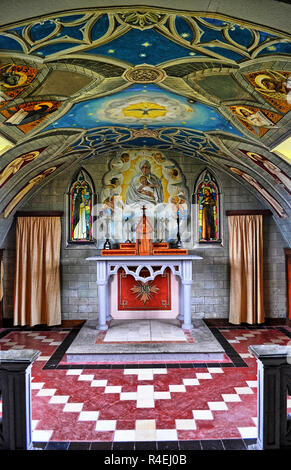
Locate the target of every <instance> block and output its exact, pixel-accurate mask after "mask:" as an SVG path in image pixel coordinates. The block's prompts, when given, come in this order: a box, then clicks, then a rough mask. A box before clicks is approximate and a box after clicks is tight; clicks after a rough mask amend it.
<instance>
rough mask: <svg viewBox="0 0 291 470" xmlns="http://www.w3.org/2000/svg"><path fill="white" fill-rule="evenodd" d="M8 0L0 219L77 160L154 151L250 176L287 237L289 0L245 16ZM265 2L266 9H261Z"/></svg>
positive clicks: (1, 57)
mask: <svg viewBox="0 0 291 470" xmlns="http://www.w3.org/2000/svg"><path fill="white" fill-rule="evenodd" d="M2 1H3V5H4V9H3V5H2V4H1V5H2V7H1V9H2V13H3V11H4V12H6V16H5V14H4V15H1V18H2V19H1V24H0V154H1V156H0V188H1V189H0V213H1V220H2V223H4V224H5V223H7V224H8V222H7V221H8V220H11V217H13V214H14V212H15V210H17V209H19V208H20V207H21V204H22V203H23V201H25V200H27V198H28V197H31V195H32V194H33V192H34V191H36V190H38V189H39V187H41V185H43V184H46V183H47V182H48V181H49V180H50V179H52V178H54V177H55V176H56V175H58V174H59V173H61V172H63V171H66V168H68V167H69V166H70V165H72V163H76V162H80V164H81V162H82V161H87V160H91V159H96V158H102V157H103V156H106V155H108V154H109V153H112V152H113V153H114V152H120V151H122V150H124V149H129V148H145V149H147V148H150V149H160V150H163V151H165V152H167V151H168V152H170V153H172V154H173V155H177V156H184V157H187V158H189V159H194V160H195V161H196V162H199V161H200V162H203V163H204V164H205V165H209V166H213V167H216V168H220V169H221V170H223V171H225V172H227V173H228V174H229V175H231V176H232V177H233V178H235V179H237V181H240V182H241V183H243V184H245V185H246V186H247V187H248V188H249V189H250V190H251V191H252V192H254V193H255V194H256V195H257V197H258V198H260V199H261V200H262V201H263V202H264V203H265V204H266V205H267V206H268V207H269V208H270V209H271V210H272V211H273V214H274V218H275V219H276V220H277V222H278V225H279V226H281V227H285V229H284V232H285V238H286V240H287V241H288V236H287V237H286V233H287V232H288V231H287V230H286V227H287V226H288V223H290V213H291V199H290V193H291V180H290V179H289V177H291V175H290V162H291V158H290V156H291V150H290V144H289V159H288V154H286V153H282V152H281V153H278V152H277V151H276V150H275V148H276V146H277V144H278V143H280V142H281V141H285V140H286V139H287V138H288V136H290V133H291V132H290V121H291V118H290V117H291V112H290V111H291V34H290V33H288V30H286V27H285V26H283V27H282V28H280V27H279V25H278V23H280V15H281V19H282V24H283V23H285V22H286V14H288V12H289V17H290V13H291V6H290V5H288V4H285V3H282V2H277V1H275V0H267V1H266V2H258V1H251V2H250V1H248V2H244V5H246V3H249V6H250V11H249V12H248V18H247V17H246V13H245V10H244V15H241V16H240V12H239V10H240V9H239V8H236V7H235V5H234V7H233V11H229V8H228V9H226V8H225V9H224V7H223V6H224V4H226V3H228V2H225V1H223V0H221V2H216V8H215V9H214V8H211V4H212V3H213V2H210V4H209V6H208V7H207V11H204V10H203V9H201V2H200V1H197V2H195V1H192V2H191V8H189V7H188V9H187V8H186V9H184V10H179V9H174V8H171V7H170V6H169V7H168V8H165V7H155V6H150V5H143V4H141V5H138V6H137V5H136V3H135V4H134V5H132V6H130V5H129V4H128V2H127V6H124V5H122V3H120V5H119V6H117V5H116V2H115V6H108V5H107V6H106V5H103V6H96V5H95V6H92V5H91V3H92V2H90V1H89V2H86V1H83V2H75V1H72V2H69V3H70V7H69V8H70V10H68V9H66V8H68V2H66V1H58V2H56V1H55V0H53V1H52V2H49V6H48V5H46V8H45V9H44V8H43V9H42V11H41V12H40V5H36V2H35V1H34V0H28V1H26V2H22V5H23V6H22V9H21V11H19V8H18V7H19V2H16V1H14V0H10V1H6V0H2ZM20 3H21V2H20ZM93 3H96V2H93ZM105 3H106V2H105ZM164 3H165V2H164ZM184 3H185V2H181V7H182V6H183V5H184ZM186 3H187V2H186ZM196 3H197V7H196V8H195V5H196ZM202 3H205V2H202ZM207 3H208V2H207ZM219 3H220V4H221V8H220V11H219V8H217V5H218V4H219ZM233 3H234V4H236V3H237V5H239V4H240V3H241V2H233ZM262 3H268V6H271V7H272V8H270V11H269V15H268V13H266V11H265V10H264V12H262V16H263V18H262V17H261V16H260V10H261V7H262ZM111 4H112V3H111ZM274 5H275V8H276V15H275V17H274V18H272V15H273V12H274ZM212 10H215V11H212ZM224 10H225V11H224ZM218 11H219V12H218ZM242 11H243V10H242ZM40 13H41V14H40ZM287 150H288V149H287ZM29 184H30V185H31V191H29V192H28V193H27V194H26V198H23V199H19V204H17V205H15V207H14V210H13V211H11V212H9V213H7V211H5V209H6V207H7V205H8V204H9V202H10V201H11V199H12V198H13V197H15V196H17V194H19V192H21V191H20V190H21V188H24V187H25V186H27V185H29ZM6 219H7V220H6ZM7 226H8V225H7ZM289 240H290V239H289Z"/></svg>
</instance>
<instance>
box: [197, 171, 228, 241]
mask: <svg viewBox="0 0 291 470" xmlns="http://www.w3.org/2000/svg"><path fill="white" fill-rule="evenodd" d="M193 204H194V212H195V213H194V242H195V245H197V244H198V245H200V246H201V245H206V244H207V245H208V244H209V245H217V244H219V245H221V244H222V227H223V221H222V214H223V211H222V193H221V190H220V185H219V183H218V181H217V178H216V176H215V175H214V174H213V173H212V172H211V171H210V170H209V169H208V168H205V169H204V170H203V171H202V172H201V173H200V175H199V176H198V178H197V180H196V183H195V187H194V194H193Z"/></svg>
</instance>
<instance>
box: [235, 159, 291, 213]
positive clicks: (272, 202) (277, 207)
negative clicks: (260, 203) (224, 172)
mask: <svg viewBox="0 0 291 470" xmlns="http://www.w3.org/2000/svg"><path fill="white" fill-rule="evenodd" d="M229 169H230V171H232V173H234V174H236V175H238V176H240V177H241V178H242V179H243V180H245V181H246V182H247V183H249V184H250V185H251V186H252V187H253V188H255V189H256V190H257V191H258V192H259V194H261V195H262V196H263V197H264V198H265V199H266V201H267V202H268V203H269V204H270V205H271V206H272V207H273V209H274V210H275V211H276V212H277V214H278V216H279V217H282V218H284V217H286V213H285V211H284V209H283V207H282V206H281V204H279V203H278V201H276V199H275V198H274V197H273V196H271V194H270V193H269V192H268V191H267V190H266V189H264V188H263V186H262V185H261V184H260V183H258V181H257V180H255V179H254V178H253V177H252V176H251V175H249V174H248V173H246V172H245V171H243V170H241V169H240V168H235V167H232V166H230V167H229Z"/></svg>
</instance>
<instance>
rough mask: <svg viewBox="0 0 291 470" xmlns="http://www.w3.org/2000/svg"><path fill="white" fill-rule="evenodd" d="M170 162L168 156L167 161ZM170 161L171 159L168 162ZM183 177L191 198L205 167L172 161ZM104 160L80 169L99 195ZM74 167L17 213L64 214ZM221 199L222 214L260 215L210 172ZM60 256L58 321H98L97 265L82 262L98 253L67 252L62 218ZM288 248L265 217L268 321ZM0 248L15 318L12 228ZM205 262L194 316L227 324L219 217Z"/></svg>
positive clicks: (277, 309) (282, 290)
mask: <svg viewBox="0 0 291 470" xmlns="http://www.w3.org/2000/svg"><path fill="white" fill-rule="evenodd" d="M169 156H170V157H171V155H169ZM171 158H172V157H171ZM176 160H177V162H178V164H179V165H180V167H181V168H182V170H183V172H184V175H185V176H186V183H187V187H188V189H189V193H190V194H192V192H193V188H194V184H195V181H196V178H197V177H198V175H199V174H200V172H201V171H202V170H204V168H205V167H206V166H205V165H204V164H202V163H201V162H199V163H196V162H195V160H194V159H193V160H192V159H189V158H185V157H183V158H179V157H177V158H176ZM107 162H108V160H107V159H106V158H105V157H102V158H99V160H98V159H94V160H89V161H88V162H86V164H83V168H85V169H86V170H87V171H88V172H89V174H90V175H91V177H92V179H93V181H94V184H95V187H96V192H97V194H100V190H101V187H102V176H103V174H104V173H105V172H106V171H107V169H108V167H107ZM77 169H78V167H77V166H76V165H72V167H71V168H70V171H68V170H67V171H66V174H65V175H63V174H62V175H60V176H57V177H56V178H55V179H54V180H53V181H52V182H50V183H48V184H47V185H46V186H44V187H43V188H42V189H41V190H39V191H38V192H37V193H35V194H34V196H33V197H32V198H31V199H30V200H29V202H28V203H26V205H25V206H23V207H21V208H20V209H21V210H30V211H31V210H62V211H63V210H65V194H66V192H67V191H68V188H69V186H70V183H71V180H72V177H73V175H74V173H75V172H76V170H77ZM214 173H215V175H216V176H217V178H218V182H219V183H220V187H221V190H222V193H223V212H224V214H225V211H226V210H235V209H263V208H266V207H264V206H263V205H262V204H261V202H260V201H259V200H258V199H256V198H255V197H254V196H253V195H252V194H251V192H249V191H248V190H247V189H245V187H244V186H242V185H240V184H238V183H237V182H236V181H235V180H234V179H233V178H231V177H230V176H228V175H226V174H225V173H224V172H222V171H217V170H214ZM62 223H63V239H62V250H61V297H62V318H63V319H64V320H70V319H95V318H97V315H98V312H97V310H98V307H97V289H96V282H95V281H96V265H95V263H94V262H90V263H89V262H88V261H86V257H89V256H94V255H96V254H97V250H96V248H94V247H90V246H88V245H87V246H77V247H76V246H74V247H67V246H66V239H65V238H66V236H65V233H66V230H65V228H66V227H65V223H66V218H65V217H64V219H63V221H62ZM285 246H286V244H285V242H284V240H283V238H282V236H281V234H280V232H279V229H278V227H277V225H276V223H275V222H274V220H273V218H272V216H264V288H265V312H266V316H267V317H285V316H286V282H285V259H284V247H285ZM2 248H4V250H5V251H4V261H5V277H4V286H5V297H4V317H5V318H11V317H12V315H13V282H14V263H15V224H13V226H12V227H11V229H10V232H9V234H8V237H7V238H6V241H5V244H4V246H3V247H2ZM195 254H198V255H201V256H202V257H203V260H200V261H196V262H195V264H194V266H193V278H194V282H193V287H192V290H193V295H192V310H193V316H194V317H198V318H228V313H229V312H228V310H229V257H228V221H227V217H226V216H225V215H224V216H223V246H215V247H214V246H212V247H203V248H198V249H195Z"/></svg>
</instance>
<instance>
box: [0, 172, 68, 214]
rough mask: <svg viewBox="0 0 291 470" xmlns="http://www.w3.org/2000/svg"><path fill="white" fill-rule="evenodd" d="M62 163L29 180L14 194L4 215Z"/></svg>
mask: <svg viewBox="0 0 291 470" xmlns="http://www.w3.org/2000/svg"><path fill="white" fill-rule="evenodd" d="M59 166H60V165H56V166H53V167H51V168H47V169H46V170H44V171H42V172H41V173H39V174H38V175H36V176H34V177H33V178H31V179H30V180H29V182H28V183H27V184H26V185H25V186H24V187H23V188H22V189H21V190H20V191H19V192H18V193H17V194H16V196H14V197H13V198H12V199H11V201H10V202H9V204H8V205H7V206H6V207H5V209H4V212H3V217H4V218H6V217H8V216H9V214H10V213H11V212H12V211H13V209H14V208H15V207H16V206H17V205H18V204H19V203H20V201H21V200H22V199H23V198H24V196H26V195H27V194H28V193H29V192H30V191H31V189H32V188H34V187H35V186H36V185H38V184H39V183H40V182H41V181H43V180H44V179H45V178H46V177H47V176H49V175H50V174H51V173H53V172H54V171H55V170H56V169H57V168H58V167H59Z"/></svg>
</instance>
